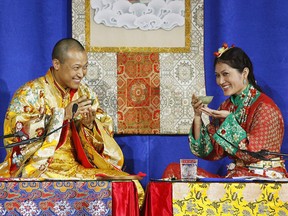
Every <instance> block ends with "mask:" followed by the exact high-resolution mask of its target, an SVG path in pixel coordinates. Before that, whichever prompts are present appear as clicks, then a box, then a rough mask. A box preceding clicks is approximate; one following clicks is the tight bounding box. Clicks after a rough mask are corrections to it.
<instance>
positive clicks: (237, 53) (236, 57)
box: [214, 47, 262, 92]
mask: <svg viewBox="0 0 288 216" xmlns="http://www.w3.org/2000/svg"><path fill="white" fill-rule="evenodd" d="M219 62H221V63H225V64H227V65H229V66H230V67H232V68H234V69H236V70H238V71H239V73H243V69H244V68H245V67H247V68H248V69H249V74H248V82H249V83H250V84H251V85H253V86H254V88H256V89H257V90H259V91H260V92H262V89H261V88H260V86H258V85H257V83H256V81H255V77H254V72H253V65H252V62H251V60H250V58H249V57H248V55H247V54H246V53H245V52H244V51H243V50H242V49H240V48H239V47H232V48H229V49H228V50H226V51H225V52H223V53H222V55H221V56H220V57H216V58H215V60H214V67H215V66H216V64H217V63H219Z"/></svg>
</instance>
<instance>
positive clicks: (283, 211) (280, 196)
mask: <svg viewBox="0 0 288 216" xmlns="http://www.w3.org/2000/svg"><path fill="white" fill-rule="evenodd" d="M143 215H146V216H148V215H149V216H156V215H157V216H161V215H163V216H164V215H165V216H169V215H175V216H180V215H183V216H186V215H189V216H192V215H195V216H196V215H227V216H228V215H229V216H230V215H237V216H238V215H288V182H270V181H269V182H268V181H265V182H252V181H245V182H239V181H238V182H236V181H226V182H225V181H222V182H221V180H220V181H219V182H215V181H206V182H198V181H197V182H180V181H152V182H150V183H149V184H148V186H147V189H146V197H145V204H144V208H143Z"/></svg>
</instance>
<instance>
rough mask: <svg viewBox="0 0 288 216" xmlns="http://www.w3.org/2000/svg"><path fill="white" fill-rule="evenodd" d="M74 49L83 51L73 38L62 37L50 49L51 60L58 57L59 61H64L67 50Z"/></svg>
mask: <svg viewBox="0 0 288 216" xmlns="http://www.w3.org/2000/svg"><path fill="white" fill-rule="evenodd" d="M70 49H76V50H78V51H85V49H84V47H83V46H82V44H81V43H80V42H79V41H78V40H75V39H74V38H64V39H61V40H60V41H58V42H57V43H56V44H55V46H54V48H53V51H52V60H53V59H58V60H59V61H60V63H64V62H65V60H66V58H67V51H68V50H70Z"/></svg>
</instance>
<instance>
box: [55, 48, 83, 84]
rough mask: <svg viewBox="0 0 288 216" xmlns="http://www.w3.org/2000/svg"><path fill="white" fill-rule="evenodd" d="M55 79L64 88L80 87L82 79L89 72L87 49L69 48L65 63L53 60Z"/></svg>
mask: <svg viewBox="0 0 288 216" xmlns="http://www.w3.org/2000/svg"><path fill="white" fill-rule="evenodd" d="M53 66H54V68H55V74H54V76H55V79H56V81H57V82H58V83H59V84H60V85H61V86H62V87H63V88H71V89H78V87H79V85H80V82H81V80H82V79H83V77H84V76H85V75H86V74H87V67H88V57H87V53H86V52H85V51H78V50H76V49H71V50H68V52H67V57H66V59H65V61H64V63H60V62H59V60H57V59H54V60H53Z"/></svg>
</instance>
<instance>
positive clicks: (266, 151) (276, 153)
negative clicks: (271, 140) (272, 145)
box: [258, 149, 288, 157]
mask: <svg viewBox="0 0 288 216" xmlns="http://www.w3.org/2000/svg"><path fill="white" fill-rule="evenodd" d="M258 154H261V155H263V156H268V155H276V156H284V157H288V154H285V153H281V152H270V151H268V150H266V149H262V150H261V151H258Z"/></svg>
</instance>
